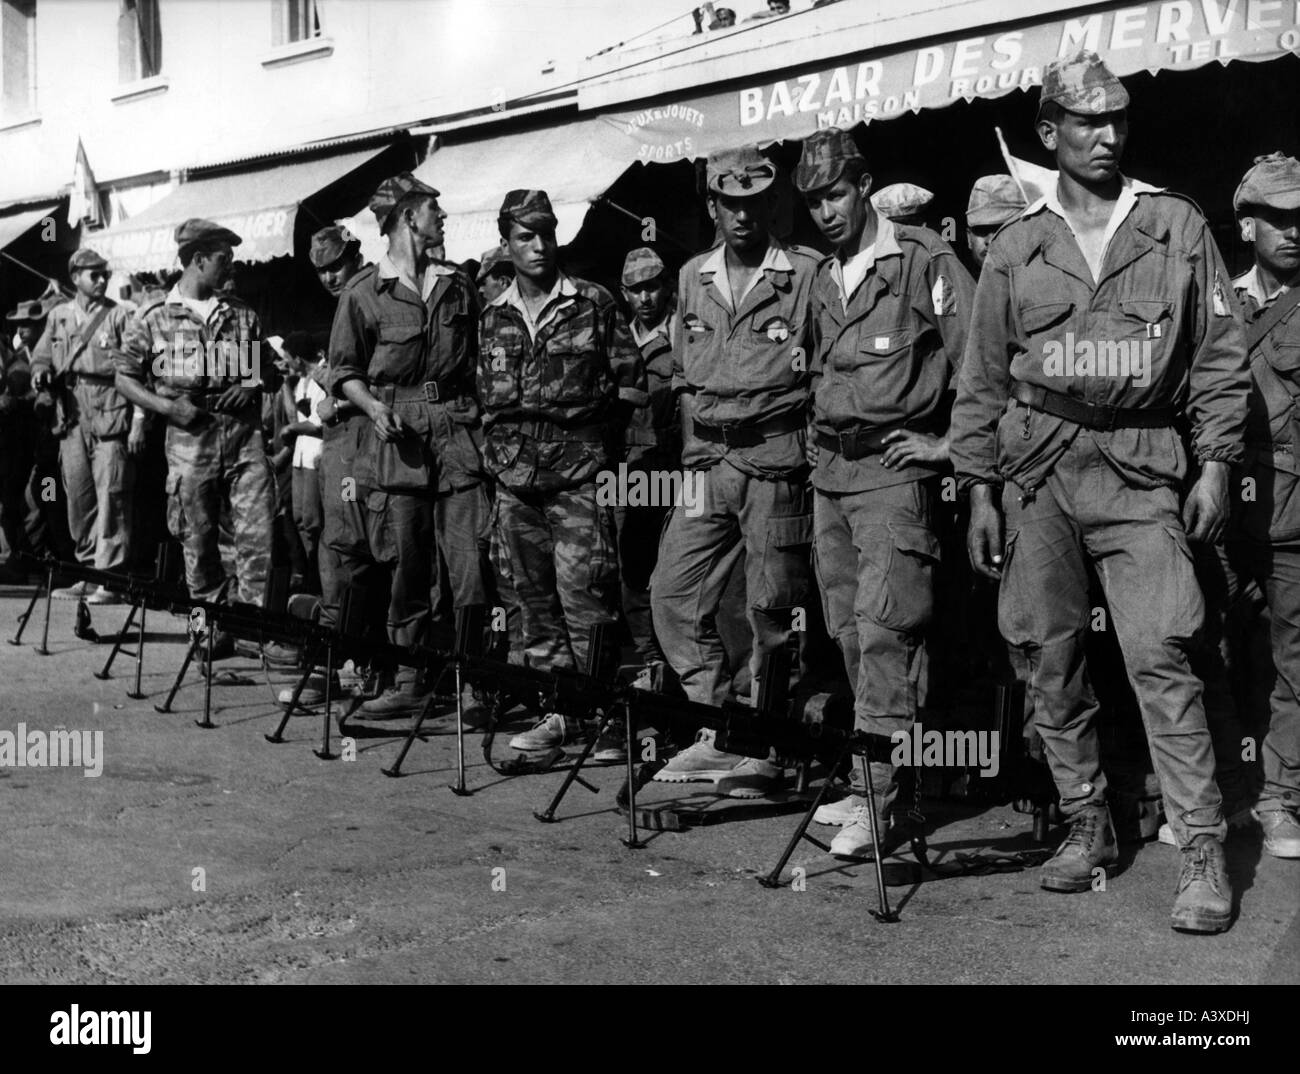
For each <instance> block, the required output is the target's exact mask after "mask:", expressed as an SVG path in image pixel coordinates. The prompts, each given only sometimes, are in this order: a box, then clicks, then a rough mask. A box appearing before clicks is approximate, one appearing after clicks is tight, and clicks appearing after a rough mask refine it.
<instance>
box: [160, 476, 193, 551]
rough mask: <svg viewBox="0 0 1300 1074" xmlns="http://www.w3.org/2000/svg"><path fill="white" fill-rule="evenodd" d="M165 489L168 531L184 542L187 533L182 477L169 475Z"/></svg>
mask: <svg viewBox="0 0 1300 1074" xmlns="http://www.w3.org/2000/svg"><path fill="white" fill-rule="evenodd" d="M164 488H165V490H166V493H167V530H168V532H170V533H171V535H172V536H173V537H175V538H176V539H177V540H178V541H181V542H184V540H185V537H186V533H187V531H186V527H185V503H184V501H183V500H182V499H181V475H180V474H168V475H167V484H166V485H165V486H164Z"/></svg>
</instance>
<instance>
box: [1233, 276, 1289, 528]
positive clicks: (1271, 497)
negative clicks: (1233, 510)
mask: <svg viewBox="0 0 1300 1074" xmlns="http://www.w3.org/2000/svg"><path fill="white" fill-rule="evenodd" d="M1253 271H1254V270H1252V271H1251V272H1248V273H1245V274H1244V275H1242V276H1240V277H1238V278H1237V279H1235V280H1233V281H1232V285H1233V288H1234V289H1235V290H1236V292H1237V296H1238V298H1240V299H1241V302H1242V306H1243V308H1244V310H1245V314H1246V323H1247V324H1251V323H1252V322H1254V321H1257V320H1258V319H1259V318H1260V317H1262V316H1263V315H1264V314H1265V313H1266V312H1267V311H1268V309H1269V307H1270V306H1272V305H1273V303H1274V302H1277V301H1279V297H1280V296H1277V295H1275V296H1274V297H1273V298H1272V299H1271V300H1269V301H1266V302H1264V303H1263V305H1261V304H1260V303H1259V301H1258V299H1257V298H1256V297H1255V295H1254V294H1252V293H1251V292H1252V290H1253V288H1252V287H1251V284H1252V283H1253V282H1254V280H1253ZM1250 371H1251V378H1252V384H1251V393H1250V406H1249V410H1248V412H1247V416H1246V461H1245V466H1244V468H1243V469H1244V473H1245V475H1246V476H1248V477H1251V478H1253V479H1254V482H1255V487H1254V490H1253V492H1254V498H1253V499H1246V498H1244V497H1239V496H1234V497H1233V501H1234V504H1235V505H1236V506H1237V508H1238V511H1237V518H1236V523H1237V526H1238V527H1239V529H1240V532H1241V533H1242V534H1243V535H1244V536H1246V537H1249V538H1251V539H1252V540H1256V541H1271V542H1273V543H1276V544H1282V543H1287V542H1292V541H1296V540H1298V539H1300V307H1293V308H1292V309H1291V311H1290V312H1289V313H1287V314H1285V315H1284V316H1283V318H1282V319H1281V320H1280V321H1278V323H1277V324H1275V325H1274V326H1273V327H1272V329H1270V331H1269V333H1268V335H1267V336H1265V337H1264V339H1263V340H1262V341H1261V342H1260V344H1259V346H1257V347H1256V348H1255V350H1254V351H1253V352H1251V356H1250Z"/></svg>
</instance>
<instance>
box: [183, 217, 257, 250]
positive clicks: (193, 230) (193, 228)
mask: <svg viewBox="0 0 1300 1074" xmlns="http://www.w3.org/2000/svg"><path fill="white" fill-rule="evenodd" d="M175 237H176V245H177V246H189V245H191V244H192V243H196V242H228V243H230V245H231V246H238V245H239V244H240V243H241V242H243V241H244V240H243V239H241V238H240V237H239V236H238V235H236V234H235V233H234V232H233V231H231V230H230V228H228V227H222V226H221V225H220V224H214V223H213V222H212V221H211V220H204V219H202V218H201V217H198V216H192V217H190V218H189V219H188V220H186V221H185V223H183V224H180V225H178V226H177V228H176V236H175Z"/></svg>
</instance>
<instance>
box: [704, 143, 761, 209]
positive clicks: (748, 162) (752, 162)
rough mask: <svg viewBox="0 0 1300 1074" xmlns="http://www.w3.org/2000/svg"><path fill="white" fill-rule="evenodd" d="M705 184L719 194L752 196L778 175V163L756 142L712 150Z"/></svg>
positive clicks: (705, 171) (736, 196)
mask: <svg viewBox="0 0 1300 1074" xmlns="http://www.w3.org/2000/svg"><path fill="white" fill-rule="evenodd" d="M704 176H705V184H706V185H707V186H708V188H709V189H710V190H712V191H713V192H714V193H715V194H728V195H730V196H731V197H733V198H748V197H752V196H753V195H755V194H761V193H762V192H763V191H764V190H766V189H767V188H768V187H770V186H771V185H772V183H773V181H774V180H775V179H776V165H775V164H773V163H772V162H771V161H770V160H768V159H767V158H766V157H764V156H763V154H762V153H760V152H759V151H758V146H756V145H742V146H741V147H740V148H739V149H720V150H718V152H716V153H710V154H709V157H708V160H707V161H706V162H705V166H704Z"/></svg>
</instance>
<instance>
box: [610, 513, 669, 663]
mask: <svg viewBox="0 0 1300 1074" xmlns="http://www.w3.org/2000/svg"><path fill="white" fill-rule="evenodd" d="M668 510H669V509H668V508H666V507H627V506H624V505H622V504H620V505H618V506H616V507H615V508H614V527H615V530H616V531H617V533H618V573H619V581H620V584H621V590H622V598H623V618H624V619H625V620H626V621H627V629H628V633H630V634H631V635H632V644H633V645H635V646H636V654H637V659H639V660H640V661H641V663H642V664H662V663H663V662H664V655H663V650H662V649H661V648H660V645H659V639H658V638H657V637H655V630H654V619H653V616H652V615H651V611H650V575H651V573H652V572H653V571H654V568H655V562H656V560H657V558H658V554H659V535H660V534H661V533H662V532H663V527H664V520H665V519H666V518H667V517H668Z"/></svg>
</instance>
